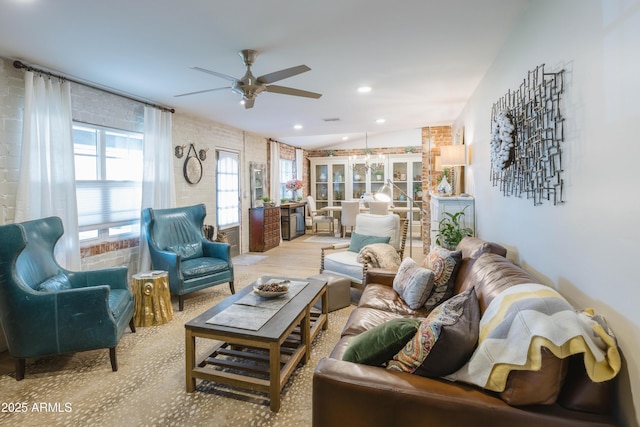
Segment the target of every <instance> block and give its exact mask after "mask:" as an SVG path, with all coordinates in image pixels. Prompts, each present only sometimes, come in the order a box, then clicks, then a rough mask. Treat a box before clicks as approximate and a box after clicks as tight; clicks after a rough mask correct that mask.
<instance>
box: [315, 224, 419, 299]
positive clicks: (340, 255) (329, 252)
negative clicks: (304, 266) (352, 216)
mask: <svg viewBox="0 0 640 427" xmlns="http://www.w3.org/2000/svg"><path fill="white" fill-rule="evenodd" d="M407 224H408V222H407V221H406V220H405V219H402V220H401V219H400V217H399V216H398V215H397V214H389V215H374V214H358V216H357V217H356V227H355V233H357V234H360V235H366V236H380V237H387V236H388V237H390V238H391V239H390V240H389V244H390V245H391V246H393V247H394V248H395V249H396V251H397V252H398V255H400V259H402V257H403V255H404V247H405V242H406V240H407ZM352 238H353V236H352ZM349 245H350V243H338V244H334V245H331V246H326V247H324V248H321V249H320V251H321V252H320V273H331V274H336V275H339V276H343V277H347V278H349V280H351V283H352V284H356V285H359V286H356V287H364V286H366V274H367V268H368V266H367V265H366V264H363V263H360V262H358V253H357V252H352V251H349V250H348V248H349Z"/></svg>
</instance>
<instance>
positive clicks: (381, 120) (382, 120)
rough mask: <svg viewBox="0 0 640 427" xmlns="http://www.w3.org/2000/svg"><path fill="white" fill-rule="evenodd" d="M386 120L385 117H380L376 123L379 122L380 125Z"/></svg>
mask: <svg viewBox="0 0 640 427" xmlns="http://www.w3.org/2000/svg"><path fill="white" fill-rule="evenodd" d="M384 122H386V120H385V119H378V120H376V123H378V124H380V125H381V124H382V123H384Z"/></svg>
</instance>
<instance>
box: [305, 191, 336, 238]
mask: <svg viewBox="0 0 640 427" xmlns="http://www.w3.org/2000/svg"><path fill="white" fill-rule="evenodd" d="M307 202H308V204H309V218H310V219H311V229H312V230H313V232H314V233H317V232H318V224H329V229H328V231H329V233H331V235H332V236H333V235H334V233H335V231H334V228H333V221H334V219H333V217H332V216H331V215H328V214H327V215H323V214H321V213H320V212H319V211H318V209H317V207H316V200H315V199H314V198H313V196H311V195H309V196H307Z"/></svg>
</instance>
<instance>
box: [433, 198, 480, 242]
mask: <svg viewBox="0 0 640 427" xmlns="http://www.w3.org/2000/svg"><path fill="white" fill-rule="evenodd" d="M463 209H464V210H465V211H464V222H463V224H464V227H469V228H470V229H472V230H474V233H475V228H476V227H475V209H474V199H473V197H471V196H469V197H461V196H438V195H435V194H431V247H434V246H435V245H436V236H437V235H438V231H439V226H440V220H441V219H442V218H444V217H445V215H444V214H445V212H448V213H450V214H455V213H457V212H460V211H462V210H463Z"/></svg>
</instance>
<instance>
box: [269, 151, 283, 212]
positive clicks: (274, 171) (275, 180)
mask: <svg viewBox="0 0 640 427" xmlns="http://www.w3.org/2000/svg"><path fill="white" fill-rule="evenodd" d="M269 186H270V187H271V190H270V193H271V195H270V196H269V197H270V198H271V200H273V201H274V202H278V201H280V199H281V198H282V196H281V195H280V143H279V142H277V141H273V140H272V141H271V170H270V171H269Z"/></svg>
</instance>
